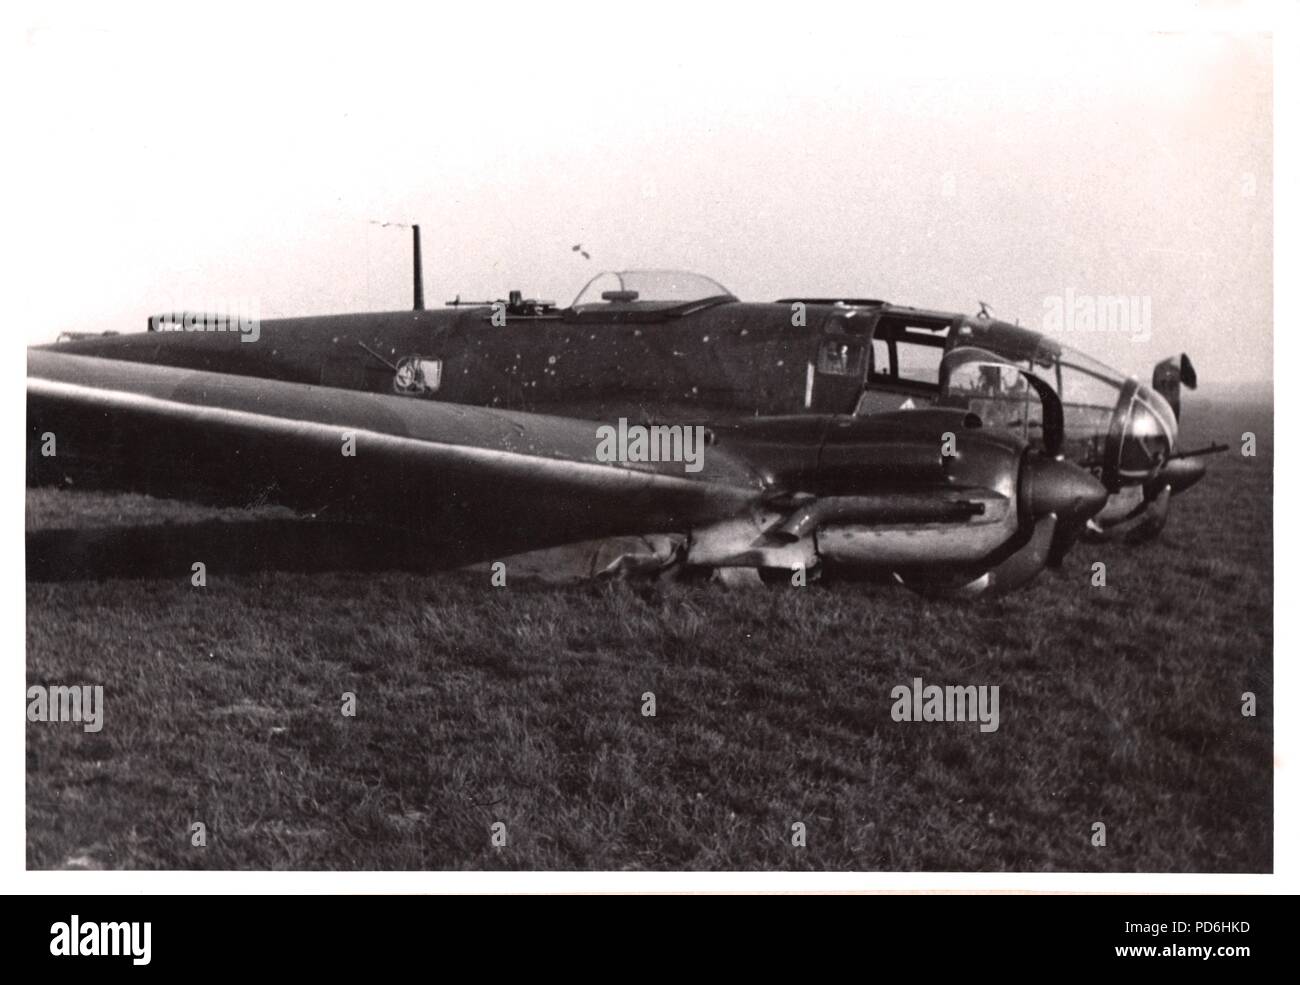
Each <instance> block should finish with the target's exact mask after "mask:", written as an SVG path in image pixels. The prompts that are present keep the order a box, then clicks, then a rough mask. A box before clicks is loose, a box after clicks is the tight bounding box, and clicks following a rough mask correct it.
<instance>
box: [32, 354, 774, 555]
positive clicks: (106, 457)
mask: <svg viewBox="0 0 1300 985" xmlns="http://www.w3.org/2000/svg"><path fill="white" fill-rule="evenodd" d="M27 394H28V395H27V413H28V430H29V438H30V441H29V454H28V463H29V476H36V477H37V479H38V481H39V480H43V481H59V482H70V483H72V484H74V485H76V486H89V487H93V488H113V489H125V490H133V491H137V492H143V493H147V494H150V495H155V496H162V497H169V498H179V499H189V500H194V501H199V502H210V503H224V504H238V505H244V504H252V503H257V504H280V505H285V506H288V507H291V508H294V509H296V510H300V511H304V512H311V513H314V514H316V515H318V516H323V517H327V518H332V519H339V520H348V521H360V522H367V523H378V524H384V525H397V526H401V527H403V528H406V529H410V530H411V531H412V532H419V533H421V534H426V535H430V536H437V535H439V534H453V535H457V536H461V537H463V536H465V535H467V534H470V535H473V536H475V537H483V538H485V539H493V540H495V541H497V542H502V543H508V544H510V545H511V546H512V547H514V548H517V549H518V550H530V549H533V548H537V547H546V546H550V545H555V544H562V543H567V542H570V541H573V540H578V539H588V538H597V537H606V536H616V535H621V534H632V533H642V532H647V531H662V530H682V529H688V528H690V527H694V526H698V525H700V524H706V523H709V522H712V521H715V520H718V519H722V518H724V517H728V516H732V515H735V514H736V513H737V512H738V511H742V510H744V509H745V508H746V507H748V506H750V505H752V504H754V503H756V502H757V501H758V500H759V499H760V498H761V496H762V493H763V482H762V480H761V479H760V477H759V475H758V474H757V473H756V472H755V470H754V469H752V468H751V467H750V466H749V465H748V464H747V463H746V462H745V461H744V460H743V458H741V457H738V456H736V455H734V454H730V453H728V452H726V451H723V450H720V449H714V448H709V449H708V450H707V453H706V454H704V455H703V456H702V468H701V469H700V470H699V471H697V472H688V471H686V469H685V468H684V465H683V463H681V462H645V463H629V462H617V461H615V462H604V461H599V460H598V458H597V448H598V446H599V444H600V437H599V435H598V433H597V429H598V427H600V425H599V424H597V423H594V422H590V421H579V420H572V419H568V418H561V417H552V416H543V415H538V414H525V413H516V412H510V411H503V410H495V409H491V408H483V407H472V406H464V405H459V404H449V403H438V402H433V401H422V400H412V399H406V398H400V397H389V396H384V395H378V394H370V393H361V392H356V391H349V390H340V389H332V388H324V387H315V386H309V385H305V384H299V383H286V382H280V381H271V380H263V379H254V378H249V377H241V376H233V375H226V374H217V373H206V372H196V371H190V370H184V369H177V368H174V367H166V366H152V365H146V364H141V363H131V362H124V361H119V360H110V359H100V358H94V357H87V356H75V355H69V354H66V353H59V352H55V351H49V350H41V349H32V350H29V352H28V382H27ZM51 435H52V436H53V443H52V445H51V444H50V442H49V441H48V440H47V439H48V436H51ZM43 449H44V450H45V451H46V452H48V451H51V450H52V451H53V454H52V455H50V454H43V453H42V450H43Z"/></svg>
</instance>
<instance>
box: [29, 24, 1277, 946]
mask: <svg viewBox="0 0 1300 985" xmlns="http://www.w3.org/2000/svg"><path fill="white" fill-rule="evenodd" d="M978 6H979V7H980V9H978V10H976V9H969V8H966V7H961V6H959V5H955V4H953V5H947V4H944V5H935V6H934V7H933V8H931V7H930V5H925V4H923V5H921V6H920V7H917V8H916V9H914V10H910V11H908V10H898V9H894V8H889V7H885V6H881V7H879V8H876V7H873V6H867V7H858V6H856V5H847V4H845V5H828V6H819V5H812V6H805V5H793V6H791V5H775V6H771V7H762V6H750V5H723V4H719V5H716V6H714V5H707V4H676V3H667V4H655V5H646V6H623V5H611V4H594V3H593V4H586V3H575V4H561V5H558V6H547V5H541V6H527V5H515V4H508V5H504V6H498V5H492V4H488V5H475V4H456V5H451V6H446V7H444V6H433V5H417V4H392V5H390V4H383V3H379V4H366V5H356V6H339V7H332V6H325V7H309V6H305V5H304V6H297V5H284V6H279V5H267V6H262V7H243V6H240V5H232V6H225V5H222V6H216V7H204V8H193V9H187V8H182V7H176V6H172V7H153V6H144V5H141V6H130V5H128V6H125V7H122V8H116V7H114V8H111V9H110V8H108V7H102V8H101V7H92V6H86V7H79V6H60V5H53V6H49V7H46V6H37V5H33V6H31V7H29V8H27V9H26V10H25V11H24V13H23V15H22V17H21V20H22V23H19V24H15V26H16V27H17V28H18V30H17V31H15V32H14V37H13V42H14V43H13V45H12V48H11V53H12V55H13V58H12V59H9V62H10V64H9V67H8V70H7V71H8V72H9V74H10V77H11V79H12V85H11V86H10V89H11V91H10V93H9V99H8V102H9V103H10V105H11V108H12V111H13V115H14V117H15V123H16V129H15V131H14V132H13V133H11V137H14V138H15V140H14V144H13V145H12V147H11V154H10V157H11V165H12V166H13V167H15V168H16V173H15V175H14V177H13V178H12V179H11V192H12V193H14V194H13V196H12V197H13V199H14V202H15V212H14V215H15V216H16V222H15V223H14V224H13V226H12V227H11V228H10V229H9V230H8V234H9V236H10V237H12V239H11V242H12V245H13V248H14V255H13V257H12V259H11V261H10V263H9V264H8V266H9V268H10V270H11V272H12V273H13V275H14V276H15V280H14V281H12V282H11V283H10V287H11V291H12V292H13V293H14V294H16V295H17V300H18V312H17V313H18V315H19V317H18V318H17V319H16V322H15V324H13V325H12V326H11V329H10V332H9V335H10V337H11V338H12V340H13V341H14V345H15V349H16V348H17V347H19V346H21V347H22V348H23V350H24V351H23V352H22V353H18V352H15V353H14V358H13V359H12V360H10V363H11V364H12V365H13V366H14V367H15V369H14V373H15V376H16V374H17V369H16V367H18V366H20V365H22V366H25V374H26V380H25V387H24V388H21V389H20V385H19V382H18V381H17V380H16V379H14V380H12V381H10V382H9V383H8V384H6V389H8V390H10V391H12V394H11V395H14V397H13V398H14V400H15V406H14V408H13V416H14V419H15V420H22V421H24V430H23V432H22V433H23V434H24V437H25V445H24V456H25V457H24V461H23V464H22V466H21V468H22V471H23V475H24V483H23V486H22V489H21V491H19V490H18V488H17V486H18V483H17V479H16V477H15V480H14V484H13V485H14V499H15V500H17V498H18V497H19V496H21V497H22V500H23V507H24V524H23V542H22V543H21V544H19V543H18V542H17V541H16V529H17V523H16V518H15V517H11V520H12V521H13V522H11V524H10V526H11V527H13V528H14V531H15V541H14V542H13V543H12V544H11V545H9V546H10V550H9V551H8V552H6V553H9V554H10V555H11V556H10V557H9V558H8V561H7V564H8V566H9V568H10V570H11V574H12V585H11V588H10V591H9V593H8V594H9V595H10V597H11V605H12V607H13V610H14V613H15V614H14V616H13V621H14V623H15V629H14V633H13V634H11V637H12V639H13V640H14V645H15V646H17V645H19V644H20V643H22V645H24V651H23V655H24V661H23V664H24V668H25V689H26V690H25V703H24V707H25V717H24V719H23V729H24V765H23V772H22V776H21V778H15V782H18V780H19V779H20V780H21V782H22V784H23V792H22V794H21V795H20V796H16V797H15V798H13V800H14V807H13V812H14V813H15V814H17V813H19V812H21V819H20V822H19V824H20V826H19V827H18V828H17V829H15V832H16V833H15V837H16V838H19V837H20V838H21V852H19V851H18V849H19V847H20V846H18V845H17V844H15V845H14V846H13V848H14V857H15V859H17V858H18V857H19V855H20V854H21V857H22V869H23V870H24V878H27V879H29V880H36V879H40V878H42V877H44V876H45V875H46V874H48V873H51V872H59V873H63V874H67V873H73V875H74V876H75V877H76V878H78V879H86V880H90V882H89V883H88V884H89V885H92V886H93V885H100V886H107V885H119V886H121V885H125V884H121V883H109V882H99V883H96V882H94V880H96V879H98V880H107V879H111V878H112V875H111V874H112V873H123V872H130V873H134V874H140V875H142V876H143V875H147V874H150V873H177V872H183V873H187V874H189V875H187V878H192V879H194V880H199V881H196V882H195V883H193V885H195V886H200V887H201V886H203V885H207V883H204V882H202V881H201V880H204V879H213V878H217V875H216V874H218V873H224V874H226V876H225V877H226V878H235V877H234V876H230V875H229V874H230V873H238V874H240V875H239V877H238V878H247V879H252V878H263V877H266V878H271V876H267V875H266V874H274V878H276V879H280V878H283V879H287V880H291V879H293V878H295V874H301V873H322V872H324V873H332V874H334V875H335V876H337V877H338V878H339V879H347V878H350V877H351V875H350V874H356V873H369V874H371V875H374V876H376V877H377V878H378V877H382V875H383V874H393V873H403V874H420V875H419V876H418V879H420V880H426V881H412V882H410V883H403V884H402V885H403V886H404V887H406V888H407V889H411V890H415V891H421V892H423V891H437V888H438V887H439V886H440V885H443V884H442V883H439V882H438V879H439V878H444V877H445V878H452V877H453V876H454V877H456V878H458V879H464V880H469V882H462V883H458V884H457V885H459V886H461V887H462V888H465V889H467V890H468V891H473V888H472V887H473V885H474V884H473V881H472V880H474V879H487V878H495V877H493V876H489V874H490V873H495V874H498V875H500V874H515V875H516V876H517V877H519V878H524V877H525V875H529V876H531V875H535V874H538V873H546V874H551V876H553V877H556V878H559V877H561V876H564V875H567V874H571V873H608V874H618V875H619V877H620V878H626V879H628V880H630V881H627V882H615V883H611V885H614V886H617V887H618V888H620V889H621V890H623V891H632V892H639V891H642V890H643V889H645V888H646V885H647V884H645V883H638V882H636V881H635V880H636V878H637V876H638V875H640V874H645V873H660V874H663V873H675V874H678V875H685V874H693V873H703V874H709V875H710V876H718V877H722V876H725V875H727V874H735V873H745V874H761V875H765V876H768V877H770V878H771V879H772V880H774V881H773V882H772V883H770V886H771V888H773V889H779V888H782V887H785V888H810V887H812V886H813V885H814V884H813V883H807V884H796V883H788V884H786V883H782V882H780V881H779V880H781V879H784V878H793V877H794V875H795V874H800V873H803V874H807V875H808V877H809V878H814V877H821V876H830V875H833V874H841V875H842V876H843V877H844V878H845V879H849V878H852V879H854V880H857V881H851V882H844V883H837V884H836V885H838V886H839V887H840V888H845V889H866V888H871V887H879V886H881V885H887V886H888V887H892V888H894V889H898V888H906V887H908V886H913V885H915V886H922V885H924V886H926V887H929V888H946V887H955V888H962V887H967V888H981V887H982V888H999V887H1007V888H1011V889H1017V888H1035V887H1036V888H1041V889H1044V890H1056V889H1060V890H1064V891H1076V890H1079V889H1090V890H1091V891H1103V892H1106V891H1112V888H1110V887H1115V886H1116V885H1118V884H1117V883H1113V882H1104V881H1101V882H1086V881H1085V882H1081V883H1079V882H1071V881H1064V882H1059V881H1057V882H1054V881H1051V880H1052V878H1066V879H1067V880H1068V879H1077V878H1079V877H1093V876H1096V877H1099V878H1100V877H1101V876H1103V875H1105V876H1106V877H1108V878H1109V877H1111V876H1118V875H1124V874H1127V875H1130V876H1143V877H1146V876H1154V875H1162V876H1163V875H1180V876H1229V875H1230V876H1242V877H1247V876H1248V877H1271V876H1272V875H1273V874H1274V873H1275V872H1276V871H1277V865H1276V862H1275V859H1277V858H1278V857H1279V855H1278V853H1279V852H1281V851H1282V849H1283V846H1282V845H1281V844H1279V843H1278V842H1277V841H1275V837H1276V838H1278V839H1281V838H1283V837H1285V834H1286V832H1284V830H1283V828H1282V827H1280V826H1279V824H1280V822H1279V821H1278V819H1277V818H1276V817H1275V795H1276V794H1278V790H1277V789H1275V787H1276V786H1277V782H1278V778H1279V776H1281V775H1282V774H1280V773H1279V770H1280V769H1283V768H1284V766H1285V765H1286V763H1287V761H1288V760H1287V758H1286V757H1283V756H1282V755H1281V753H1280V752H1279V751H1278V750H1277V749H1276V748H1275V739H1276V736H1275V721H1280V720H1281V719H1283V718H1284V717H1285V710H1284V708H1282V707H1279V705H1278V703H1277V701H1275V680H1274V667H1275V660H1274V637H1275V629H1274V616H1275V612H1274V607H1275V604H1276V599H1275V592H1274V557H1275V548H1274V491H1275V490H1274V487H1275V473H1274V438H1275V427H1274V376H1275V356H1274V323H1275V314H1274V309H1275V303H1274V281H1275V278H1276V279H1277V280H1278V281H1279V283H1281V282H1284V281H1285V280H1286V279H1287V276H1288V274H1289V273H1292V272H1293V271H1294V267H1292V268H1291V269H1290V270H1288V269H1287V268H1286V267H1285V266H1279V264H1278V263H1275V259H1274V242H1275V240H1274V224H1275V206H1274V187H1275V173H1276V175H1277V179H1278V181H1279V182H1280V181H1281V178H1282V173H1281V171H1276V172H1275V164H1274V112H1275V111H1274V107H1275V79H1274V72H1275V65H1277V66H1280V63H1281V62H1282V60H1283V54H1282V52H1281V50H1276V51H1275V38H1274V34H1273V29H1274V15H1275V14H1276V13H1277V8H1274V7H1272V6H1263V7H1259V6H1256V5H1253V4H1248V3H1247V4H1241V5H1238V4H1232V3H1224V4H1198V3H1182V4H1174V5H1168V6H1159V7H1153V8H1152V9H1151V10H1150V11H1143V10H1141V9H1135V7H1134V5H1128V6H1127V7H1125V6H1106V5H1102V6H1098V7H1087V8H1085V7H1080V8H1078V9H1075V10H1073V11H1068V10H1067V9H1066V8H1063V9H1062V10H1061V11H1056V12H1051V11H1045V10H1037V9H1036V8H1034V7H1033V6H1032V5H1025V6H1023V7H1022V6H1019V5H1015V4H1008V5H1005V7H1004V8H1002V9H999V7H998V5H994V6H993V7H991V8H988V9H985V7H984V5H978ZM1294 54H1295V53H1294V51H1292V52H1290V55H1291V61H1293V62H1294V60H1295V59H1294ZM19 148H21V151H20V150H19ZM1293 163H1294V162H1293ZM1291 177H1292V179H1293V178H1294V175H1292V176H1291ZM1292 260H1294V257H1292ZM1283 317H1285V316H1283ZM1282 331H1283V332H1285V329H1283V330H1282ZM1279 358H1280V357H1279ZM1280 370H1281V373H1280V379H1281V380H1283V381H1284V380H1285V374H1286V371H1287V366H1286V364H1285V361H1283V362H1282V364H1281V366H1280ZM20 392H23V393H25V401H24V405H23V406H21V407H20V406H17V397H16V394H17V393H20ZM18 468H19V466H18V464H17V463H16V462H15V463H14V470H13V471H14V473H15V476H16V473H17V471H18ZM14 509H15V510H16V502H15V503H14ZM1280 549H1281V550H1282V551H1283V554H1284V555H1285V553H1287V552H1286V550H1285V548H1280ZM1282 560H1283V563H1284V565H1285V562H1286V558H1285V556H1283V557H1282ZM20 581H21V582H22V585H21V591H20V586H19V584H18V583H19V582H20ZM1284 595H1285V593H1284ZM20 597H22V598H23V601H22V602H19V601H18V599H19V598H20ZM1285 605H1286V601H1285V597H1284V598H1283V606H1284V607H1285ZM19 606H22V608H19ZM1288 656H1289V654H1287V653H1285V652H1283V653H1280V654H1279V661H1278V662H1279V663H1285V662H1286V661H1287V659H1288ZM17 662H18V661H17V660H16V658H15V659H14V660H13V661H12V663H15V664H16V663H17ZM14 793H15V794H16V793H17V790H16V788H15V790H14ZM19 805H21V807H19ZM1275 832H1276V835H1275ZM257 874H262V875H261V876H258V875H257ZM942 874H948V876H947V878H948V881H946V882H945V881H944V878H945V877H944V876H943V875H942ZM1021 877H1025V878H1029V877H1032V878H1034V879H1043V880H1046V881H1041V882H1026V883H1022V882H996V881H993V882H990V881H980V880H991V879H992V880H995V879H1020V878H1021ZM69 878H72V877H71V876H70V877H69ZM411 878H412V879H413V880H414V879H416V878H417V876H414V875H413V876H411ZM880 879H885V880H891V879H892V880H894V881H892V882H887V883H881V882H879V881H878V880H880ZM911 879H918V880H919V879H928V880H929V881H928V882H915V883H913V882H909V881H908V880H911ZM873 880H877V881H873ZM900 880H901V881H900ZM962 880H974V881H965V882H963V881H962ZM380 884H382V883H376V885H380ZM77 885H81V883H80V882H78V883H77ZM132 885H136V884H134V883H133V884H132ZM139 885H142V886H145V887H148V886H149V885H152V884H151V883H141V884H139ZM187 885H188V883H187ZM235 885H237V886H238V885H241V884H239V883H236V884H235ZM258 885H259V886H267V887H269V888H271V889H273V890H274V889H275V887H276V886H278V885H280V883H278V882H270V883H258ZM337 885H338V886H340V887H347V886H348V885H351V884H349V883H346V882H340V883H337ZM493 885H494V886H497V887H501V886H503V885H512V884H510V883H500V882H497V883H493ZM520 885H521V886H522V885H524V884H522V883H521V884H520ZM528 885H531V886H538V885H552V884H549V883H542V884H537V883H530V884H528ZM557 885H560V884H557ZM563 885H579V884H563ZM584 885H585V884H584ZM710 885H712V884H710ZM719 885H720V886H722V887H725V886H727V885H728V884H727V883H721V884H719ZM747 885H748V884H747ZM763 885H766V884H763ZM816 885H821V884H820V883H817V884H816ZM1124 885H1126V886H1129V887H1130V889H1136V890H1137V891H1147V890H1146V889H1145V888H1143V887H1144V886H1145V884H1144V883H1141V882H1139V883H1133V884H1128V883H1126V884H1124ZM1234 885H1244V884H1236V883H1234ZM132 891H134V890H132ZM200 891H202V890H200ZM236 891H240V892H243V891H246V890H244V889H237V890H236ZM400 891H406V890H405V889H403V890H400ZM528 891H531V890H528ZM1175 891H1179V890H1175ZM59 933H61V931H60V932H55V936H56V940H57V939H58V934H59ZM70 937H71V939H72V940H73V944H72V945H71V946H72V947H73V948H74V950H73V952H72V953H76V952H75V946H76V944H75V940H76V937H77V930H76V929H75V927H74V928H73V930H72V931H71V932H70ZM52 946H53V945H52ZM53 953H58V952H53Z"/></svg>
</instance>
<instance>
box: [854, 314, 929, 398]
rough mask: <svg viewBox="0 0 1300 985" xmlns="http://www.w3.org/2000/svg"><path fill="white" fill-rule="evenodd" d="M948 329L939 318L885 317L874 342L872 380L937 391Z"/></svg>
mask: <svg viewBox="0 0 1300 985" xmlns="http://www.w3.org/2000/svg"><path fill="white" fill-rule="evenodd" d="M948 330H949V325H948V323H947V322H941V321H938V320H937V319H935V320H929V319H925V318H923V317H920V316H918V317H917V318H915V319H913V318H910V317H897V316H894V317H885V318H882V319H881V320H880V322H879V324H877V326H876V330H875V332H874V333H873V334H872V339H871V357H872V365H871V372H870V375H869V379H870V381H872V382H876V383H882V384H897V385H900V386H902V387H903V388H908V387H915V388H916V389H924V390H937V389H938V388H939V364H940V363H942V362H943V354H944V349H945V347H946V345H947V342H948Z"/></svg>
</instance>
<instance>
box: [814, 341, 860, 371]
mask: <svg viewBox="0 0 1300 985" xmlns="http://www.w3.org/2000/svg"><path fill="white" fill-rule="evenodd" d="M817 371H818V372H819V373H830V374H831V375H833V376H861V375H862V346H860V345H857V344H856V343H853V342H845V341H843V340H842V339H826V340H825V341H823V342H822V344H821V347H820V348H819V349H818V350H817Z"/></svg>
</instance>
